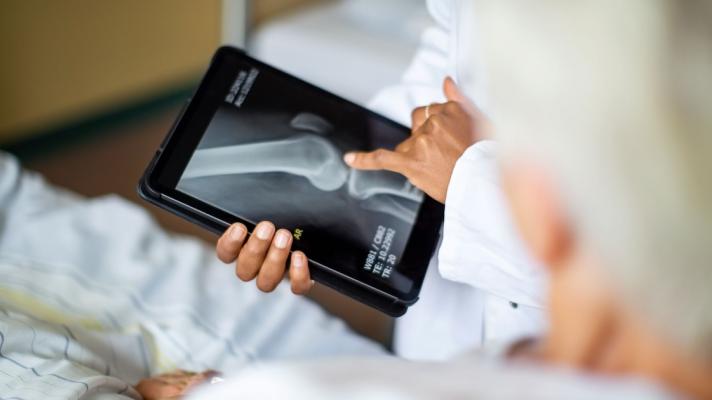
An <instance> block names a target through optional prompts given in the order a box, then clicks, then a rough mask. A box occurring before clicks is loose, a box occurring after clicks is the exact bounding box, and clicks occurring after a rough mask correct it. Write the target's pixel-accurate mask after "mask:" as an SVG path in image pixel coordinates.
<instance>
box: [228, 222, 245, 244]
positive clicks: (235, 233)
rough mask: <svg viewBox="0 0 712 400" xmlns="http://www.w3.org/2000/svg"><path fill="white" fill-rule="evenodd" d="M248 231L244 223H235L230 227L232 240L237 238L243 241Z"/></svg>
mask: <svg viewBox="0 0 712 400" xmlns="http://www.w3.org/2000/svg"><path fill="white" fill-rule="evenodd" d="M246 233H247V231H246V230H245V227H244V226H242V225H237V224H236V225H233V226H232V228H230V238H231V239H232V240H237V241H241V240H242V239H244V238H245V234H246Z"/></svg>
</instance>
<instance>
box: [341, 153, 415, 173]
mask: <svg viewBox="0 0 712 400" xmlns="http://www.w3.org/2000/svg"><path fill="white" fill-rule="evenodd" d="M344 162H345V163H346V164H348V165H349V166H350V167H351V168H355V169H360V170H381V169H385V170H388V171H393V172H398V173H400V174H403V173H404V172H405V170H406V168H407V165H408V162H409V159H408V157H407V156H406V155H405V154H403V153H399V152H395V151H390V150H386V149H377V150H374V151H370V152H351V153H346V154H345V155H344Z"/></svg>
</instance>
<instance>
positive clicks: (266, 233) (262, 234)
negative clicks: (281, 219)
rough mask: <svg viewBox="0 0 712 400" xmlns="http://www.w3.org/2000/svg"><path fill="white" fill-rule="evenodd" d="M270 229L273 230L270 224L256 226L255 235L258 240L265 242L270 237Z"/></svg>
mask: <svg viewBox="0 0 712 400" xmlns="http://www.w3.org/2000/svg"><path fill="white" fill-rule="evenodd" d="M272 229H274V228H273V227H272V224H268V223H266V222H265V223H262V224H259V225H258V226H257V232H255V234H256V235H257V238H258V239H261V240H267V239H269V237H270V236H272Z"/></svg>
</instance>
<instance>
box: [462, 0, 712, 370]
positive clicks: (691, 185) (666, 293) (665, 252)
mask: <svg viewBox="0 0 712 400" xmlns="http://www.w3.org/2000/svg"><path fill="white" fill-rule="evenodd" d="M476 11H477V12H476V14H477V17H476V21H477V24H478V31H479V36H478V40H480V43H478V48H479V49H481V50H482V57H483V60H484V64H485V73H486V81H487V93H488V97H489V98H488V104H489V109H490V111H491V114H492V117H493V119H494V122H495V126H496V128H497V137H498V139H499V140H500V141H501V142H502V146H503V148H504V152H503V153H504V157H519V156H528V157H535V158H537V160H538V161H539V162H542V163H544V164H545V165H547V166H548V167H549V168H551V169H552V173H553V174H554V178H555V179H556V180H557V184H559V185H560V190H561V191H562V196H563V198H564V202H565V203H566V205H567V207H568V212H569V213H570V216H571V218H572V220H573V221H574V224H575V229H576V232H577V234H578V235H580V236H581V237H582V238H583V240H585V241H586V243H587V245H590V246H591V247H593V248H595V249H596V251H598V252H599V253H600V254H599V255H600V256H602V257H603V258H604V260H605V261H606V263H607V264H608V265H607V266H608V267H610V268H608V269H607V270H606V271H605V274H606V276H607V277H609V278H610V280H611V281H612V282H613V283H614V284H615V285H617V288H618V290H619V291H620V293H621V294H622V295H623V297H624V298H625V301H626V302H627V304H628V305H630V306H632V307H634V309H635V310H637V311H638V312H639V313H640V315H641V316H643V317H644V318H645V319H646V320H647V322H648V323H650V324H652V326H653V327H655V328H656V329H658V330H659V332H660V333H661V334H664V335H666V337H667V338H668V339H670V340H672V341H674V342H675V343H677V344H678V345H679V346H680V348H681V349H683V350H684V351H686V352H688V354H691V355H694V356H696V357H700V356H702V357H705V359H707V360H712V2H710V1H706V0H685V1H679V0H625V1H620V0H592V1H566V0H541V1H505V0H493V1H484V2H482V3H481V4H478V6H477V8H476Z"/></svg>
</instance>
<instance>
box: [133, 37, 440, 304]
mask: <svg viewBox="0 0 712 400" xmlns="http://www.w3.org/2000/svg"><path fill="white" fill-rule="evenodd" d="M409 136H410V132H409V129H408V128H406V127H403V126H401V125H398V124H397V123H395V122H393V121H390V120H388V119H386V118H384V117H382V116H380V115H377V114H375V113H373V112H371V111H369V110H366V109H364V108H362V107H360V106H358V105H355V104H353V103H350V102H348V101H346V100H344V99H341V98H339V97H337V96H335V95H333V94H331V93H328V92H326V91H323V90H321V89H319V88H316V87H314V86H312V85H309V84H307V83H305V82H303V81H300V80H299V79H297V78H294V77H292V76H289V75H288V74H286V73H284V72H281V71H278V70H276V69H274V68H272V67H270V66H268V65H265V64H264V63H261V62H259V61H257V60H255V59H253V58H251V57H249V56H247V55H245V54H244V53H243V52H241V51H239V50H237V49H232V48H221V49H220V50H218V52H217V53H216V55H215V57H214V59H213V62H212V63H211V65H210V68H209V69H208V72H207V73H206V75H205V77H204V78H203V81H202V82H201V84H200V86H199V88H198V90H197V91H196V93H195V95H194V96H193V98H192V100H191V101H190V103H189V105H188V106H187V107H186V109H185V111H184V112H183V114H182V115H181V116H180V117H179V118H178V121H177V122H176V124H175V126H174V128H173V129H172V130H171V132H170V133H169V135H168V136H167V138H166V140H165V141H164V143H163V144H162V145H161V147H160V148H159V149H158V151H157V152H156V156H155V158H154V160H153V161H152V162H151V163H150V165H149V166H148V168H147V170H146V173H145V174H144V177H143V178H142V180H141V182H140V186H139V192H140V194H141V195H142V196H143V197H144V198H145V199H146V200H148V201H150V202H152V203H154V204H156V205H158V206H160V207H162V208H164V209H166V210H169V211H171V212H173V213H175V214H177V215H180V216H182V217H184V218H186V219H188V220H190V221H192V222H195V223H197V224H200V225H202V226H204V227H206V228H208V229H210V230H212V231H214V232H216V233H222V232H224V231H225V230H226V229H227V228H228V227H230V226H231V225H232V224H233V223H236V222H239V223H241V224H243V225H244V227H245V228H246V231H252V230H253V229H254V228H255V225H256V224H257V222H258V221H265V220H266V221H272V222H273V223H274V224H275V225H276V227H280V228H284V229H286V230H287V231H288V232H289V233H291V237H290V238H289V240H284V236H283V234H284V233H285V232H286V231H277V230H276V229H275V226H274V225H271V224H270V225H269V226H268V229H267V230H266V231H264V232H263V231H262V230H261V229H258V230H256V231H253V234H252V236H251V237H255V238H256V239H255V243H257V244H259V245H260V246H261V247H260V246H257V247H255V248H254V249H251V250H250V252H252V253H254V254H257V253H260V251H261V253H260V254H264V260H263V261H262V264H264V262H265V261H266V262H268V263H270V262H272V263H273V265H275V266H277V267H276V268H277V269H276V270H275V271H276V273H274V274H273V275H274V276H271V277H272V278H274V277H275V276H276V277H281V275H283V274H284V273H282V274H280V273H279V272H280V268H284V267H285V264H286V259H285V260H284V262H280V263H274V262H275V261H281V260H282V259H281V257H283V255H284V254H286V252H285V250H286V249H292V250H294V251H295V253H294V254H297V256H293V257H297V259H295V260H294V261H295V263H294V265H293V266H294V268H290V271H289V273H290V274H291V273H297V272H298V271H300V267H299V262H300V261H304V260H302V259H301V257H300V256H299V255H304V254H306V255H308V256H309V259H308V260H307V263H308V272H309V274H310V277H311V278H313V279H314V280H316V281H319V282H321V283H323V284H325V285H327V286H330V287H332V288H334V289H336V290H339V291H341V292H343V293H345V294H347V295H349V296H352V297H354V298H356V299H357V300H359V301H361V302H364V303H366V304H369V305H371V306H373V307H375V308H378V309H379V310H381V311H383V312H386V313H388V314H390V315H393V316H398V315H402V314H403V313H404V312H405V311H406V309H407V306H408V305H410V304H413V303H414V302H415V301H416V300H417V298H418V293H419V291H420V287H421V285H422V281H423V278H424V276H425V271H426V269H427V265H428V262H429V259H430V257H431V256H432V254H433V251H434V248H435V245H436V243H437V240H438V236H439V230H440V225H441V223H442V211H443V210H442V205H441V204H439V203H438V202H437V201H435V200H433V199H431V198H429V197H428V196H426V195H424V194H423V192H422V191H420V190H419V189H417V188H416V187H415V186H413V185H412V184H411V183H410V182H408V180H407V179H406V178H404V177H403V176H402V175H399V174H396V173H393V172H389V171H361V170H356V169H353V168H350V167H349V166H348V165H346V164H345V163H344V161H343V155H344V154H345V153H349V152H353V151H372V150H375V149H379V148H386V149H393V148H395V147H396V146H397V145H398V144H399V143H401V142H403V141H404V140H405V139H407V138H408V137H409ZM260 227H261V226H260ZM260 227H258V228H260ZM232 233H234V234H236V235H237V234H238V233H240V234H242V233H241V232H238V233H235V232H232ZM247 237H248V236H247V232H245V236H244V239H243V240H246V242H244V245H245V246H246V247H245V248H246V249H249V248H251V246H252V245H251V244H250V243H251V240H252V239H247ZM270 237H271V239H270ZM277 239H279V240H277ZM265 246H267V247H265ZM282 247H284V248H282ZM265 249H266V250H265ZM273 249H274V250H276V251H277V252H276V253H275V254H277V255H280V257H276V256H273V255H271V254H272V253H271V251H272V250H273ZM258 250H260V251H258ZM239 253H242V252H239ZM236 257H237V258H238V263H240V262H241V260H240V258H239V256H237V255H236ZM275 257H276V258H275ZM304 258H305V259H306V257H304ZM225 259H226V260H227V259H228V258H225ZM246 260H247V259H243V260H242V264H243V266H246V268H247V270H246V271H245V272H244V273H245V275H244V277H246V278H249V277H250V276H251V275H254V276H255V277H256V279H257V280H258V283H259V282H262V285H263V286H264V287H265V288H267V289H269V288H271V281H270V279H267V278H270V275H268V274H267V272H269V271H271V270H272V269H271V268H269V269H268V270H267V271H265V276H266V278H265V277H261V272H260V271H259V269H260V267H261V266H260V263H259V262H254V260H253V261H249V260H247V261H246ZM257 261H259V259H257ZM251 262H252V264H250V263H251ZM245 264H246V265H245ZM278 264H279V265H278ZM292 270H293V271H294V272H292ZM281 271H284V270H283V269H282V270H281ZM305 271H306V269H305ZM238 272H240V271H238ZM302 289H303V288H301V289H300V290H302Z"/></svg>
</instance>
